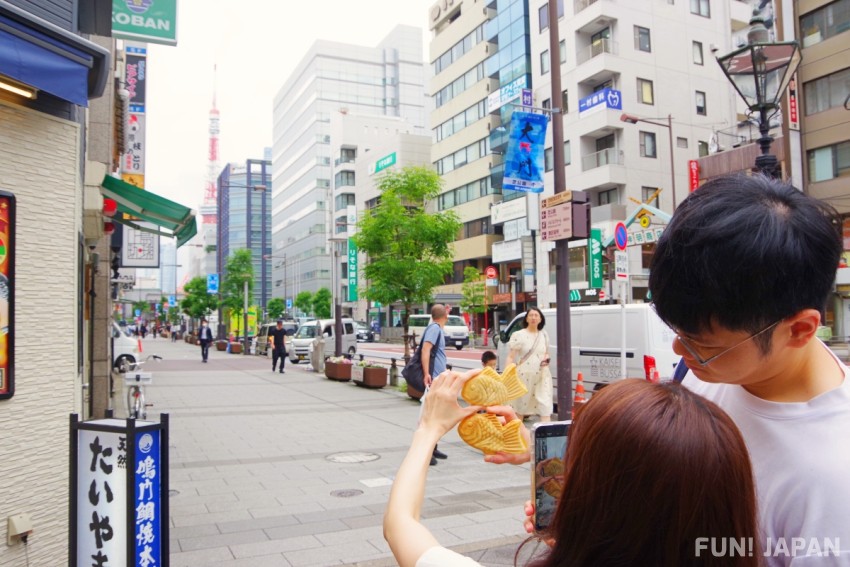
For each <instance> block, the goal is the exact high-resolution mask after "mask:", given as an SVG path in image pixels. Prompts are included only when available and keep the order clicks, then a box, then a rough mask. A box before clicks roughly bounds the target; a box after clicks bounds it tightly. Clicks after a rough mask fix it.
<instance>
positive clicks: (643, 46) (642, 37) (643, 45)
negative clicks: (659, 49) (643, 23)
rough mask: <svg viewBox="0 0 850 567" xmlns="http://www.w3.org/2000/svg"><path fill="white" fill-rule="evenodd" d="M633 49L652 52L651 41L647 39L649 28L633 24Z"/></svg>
mask: <svg viewBox="0 0 850 567" xmlns="http://www.w3.org/2000/svg"><path fill="white" fill-rule="evenodd" d="M635 49H637V50H638V51H646V52H647V53H650V52H652V43H651V41H650V39H649V28H642V27H640V26H635Z"/></svg>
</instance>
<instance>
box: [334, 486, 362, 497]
mask: <svg viewBox="0 0 850 567" xmlns="http://www.w3.org/2000/svg"><path fill="white" fill-rule="evenodd" d="M361 494H363V491H362V490H357V489H356V488H349V489H347V490H333V491H331V496H336V497H337V498H351V497H352V496H360V495H361Z"/></svg>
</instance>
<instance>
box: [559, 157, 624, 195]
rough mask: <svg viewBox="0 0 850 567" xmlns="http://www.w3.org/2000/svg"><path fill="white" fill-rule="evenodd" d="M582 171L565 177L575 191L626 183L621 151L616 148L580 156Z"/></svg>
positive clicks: (608, 187)
mask: <svg viewBox="0 0 850 567" xmlns="http://www.w3.org/2000/svg"><path fill="white" fill-rule="evenodd" d="M581 170H582V172H581V173H580V174H579V175H576V176H575V177H572V178H570V179H567V185H568V186H569V187H570V188H572V189H573V190H575V191H585V190H588V189H611V188H614V187H618V186H621V185H625V184H626V168H625V166H624V158H623V152H622V151H621V150H618V149H616V148H609V149H607V150H602V151H599V152H595V153H592V154H588V155H586V156H582V158H581Z"/></svg>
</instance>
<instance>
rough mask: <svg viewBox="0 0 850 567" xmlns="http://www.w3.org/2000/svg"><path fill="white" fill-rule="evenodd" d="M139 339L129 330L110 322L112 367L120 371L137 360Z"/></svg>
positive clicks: (127, 368) (128, 367) (126, 368)
mask: <svg viewBox="0 0 850 567" xmlns="http://www.w3.org/2000/svg"><path fill="white" fill-rule="evenodd" d="M138 356H139V341H138V340H136V339H134V338H133V337H132V336H131V335H130V332H129V331H127V330H126V329H124V328H122V327H120V326H119V325H118V324H117V323H115V322H114V321H113V322H112V367H113V368H115V369H116V370H118V371H120V372H124V371H126V370H129V369H130V365H131V364H133V363H134V362H136V361H137V360H138Z"/></svg>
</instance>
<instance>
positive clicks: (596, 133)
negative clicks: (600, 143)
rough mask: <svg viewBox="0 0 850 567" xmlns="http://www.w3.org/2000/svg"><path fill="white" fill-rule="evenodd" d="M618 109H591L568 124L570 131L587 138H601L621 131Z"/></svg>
mask: <svg viewBox="0 0 850 567" xmlns="http://www.w3.org/2000/svg"><path fill="white" fill-rule="evenodd" d="M620 114H622V111H620V110H608V109H604V108H603V109H601V110H596V109H591V110H590V111H588V112H587V113H586V114H584V115H582V116H579V119H578V121H577V122H575V123H574V124H572V125H571V126H570V131H571V132H575V133H576V134H578V135H579V136H582V137H583V136H587V137H588V138H602V137H604V136H608V135H609V134H612V133H615V132H618V131H622V130H623V124H624V123H623V122H622V121H621V120H620Z"/></svg>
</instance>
